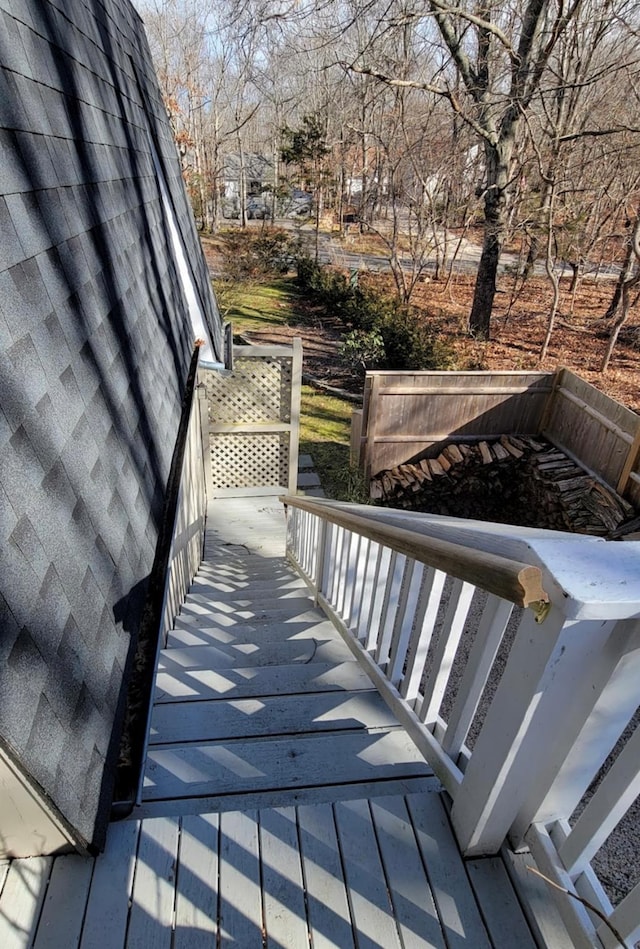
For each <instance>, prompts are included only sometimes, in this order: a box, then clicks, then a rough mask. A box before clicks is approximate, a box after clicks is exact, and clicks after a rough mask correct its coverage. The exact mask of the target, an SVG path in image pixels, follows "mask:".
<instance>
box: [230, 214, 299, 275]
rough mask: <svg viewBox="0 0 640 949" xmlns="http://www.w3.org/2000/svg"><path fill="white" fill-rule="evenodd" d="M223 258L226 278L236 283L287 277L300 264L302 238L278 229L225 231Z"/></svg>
mask: <svg viewBox="0 0 640 949" xmlns="http://www.w3.org/2000/svg"><path fill="white" fill-rule="evenodd" d="M221 237H222V239H223V244H222V255H223V258H224V262H225V267H224V269H225V275H226V276H228V277H230V278H232V279H235V280H251V279H252V280H256V279H260V278H264V277H271V276H273V275H274V274H282V273H287V271H288V270H290V269H291V268H292V267H293V266H295V264H296V263H297V259H298V255H299V253H300V241H299V238H297V237H294V236H293V235H291V234H290V233H288V232H287V231H284V230H282V229H281V228H276V227H263V228H260V230H255V231H242V230H239V229H234V230H229V231H225V232H223V233H222V234H221Z"/></svg>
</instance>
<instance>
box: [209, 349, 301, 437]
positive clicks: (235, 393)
mask: <svg viewBox="0 0 640 949" xmlns="http://www.w3.org/2000/svg"><path fill="white" fill-rule="evenodd" d="M292 363H293V359H292V358H291V357H286V356H273V357H263V358H260V359H256V358H255V357H252V358H248V357H243V356H236V357H235V360H234V367H233V372H232V373H230V374H225V375H224V376H221V375H220V374H219V373H214V372H211V373H207V377H206V380H205V386H206V391H207V399H208V401H209V418H210V420H211V421H212V422H217V423H223V424H224V423H230V424H233V425H236V424H242V423H249V424H253V423H255V422H290V421H291V385H292V375H293V373H292Z"/></svg>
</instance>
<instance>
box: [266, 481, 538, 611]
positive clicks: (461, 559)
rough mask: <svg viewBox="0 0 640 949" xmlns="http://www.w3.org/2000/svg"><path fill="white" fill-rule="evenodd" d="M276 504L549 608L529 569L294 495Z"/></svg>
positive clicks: (533, 569)
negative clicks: (297, 509) (319, 518)
mask: <svg viewBox="0 0 640 949" xmlns="http://www.w3.org/2000/svg"><path fill="white" fill-rule="evenodd" d="M279 500H280V501H281V502H282V504H284V505H285V507H286V506H289V507H296V508H299V509H300V510H302V511H307V512H308V513H309V514H315V515H317V516H318V517H322V518H323V519H324V520H326V521H330V522H331V523H332V524H336V525H337V526H338V527H344V528H346V529H347V530H353V531H356V532H357V533H359V534H361V535H362V536H363V537H366V538H368V539H369V540H372V541H374V542H375V543H378V544H383V545H385V546H387V547H392V548H393V549H394V550H396V551H397V552H398V553H401V554H404V555H405V556H408V557H412V558H413V559H414V560H418V561H420V562H421V563H424V564H426V565H427V566H429V567H435V568H437V569H438V570H442V571H443V572H445V573H447V574H449V575H450V576H453V577H457V578H458V579H459V580H465V581H467V582H468V583H473V584H474V585H475V586H478V587H482V589H484V590H487V591H488V592H489V593H494V594H495V595H496V596H499V597H501V598H502V599H504V600H509V602H511V603H515V604H516V605H517V606H523V607H527V606H530V607H533V608H534V609H535V608H536V607H538V610H542V609H543V604H545V603H548V602H549V596H548V594H547V593H546V592H545V590H544V588H543V586H542V571H541V570H540V568H539V567H537V566H533V565H532V564H526V563H522V562H520V561H517V560H511V559H507V558H506V557H500V556H498V555H497V554H490V553H487V552H486V551H481V550H476V549H475V548H470V547H465V546H463V545H461V544H454V543H451V542H450V541H445V540H438V539H436V538H434V537H428V536H426V535H424V534H421V533H417V532H415V531H412V530H408V529H406V528H403V527H392V526H391V525H390V524H384V523H380V522H375V523H374V522H372V521H370V520H368V519H367V518H366V517H360V516H359V515H357V514H353V513H351V512H348V511H345V510H342V509H340V508H338V507H336V506H333V505H332V504H331V502H327V501H324V502H318V501H312V500H309V499H308V498H302V497H297V496H294V495H283V496H281V497H280V498H279Z"/></svg>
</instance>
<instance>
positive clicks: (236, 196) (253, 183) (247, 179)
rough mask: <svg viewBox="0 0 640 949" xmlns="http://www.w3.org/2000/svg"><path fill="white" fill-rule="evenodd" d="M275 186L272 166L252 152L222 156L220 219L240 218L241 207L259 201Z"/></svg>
mask: <svg viewBox="0 0 640 949" xmlns="http://www.w3.org/2000/svg"><path fill="white" fill-rule="evenodd" d="M273 184H274V170H273V162H272V161H271V160H270V159H269V158H265V156H264V155H258V154H255V153H252V152H249V153H247V154H244V153H243V154H239V153H231V154H228V155H225V157H224V160H223V165H222V190H223V194H222V198H221V207H222V216H223V217H225V218H237V217H240V206H241V203H242V202H243V201H244V203H245V204H246V203H247V201H249V199H251V198H262V196H263V195H264V194H265V192H269V193H270V192H271V191H272V190H273Z"/></svg>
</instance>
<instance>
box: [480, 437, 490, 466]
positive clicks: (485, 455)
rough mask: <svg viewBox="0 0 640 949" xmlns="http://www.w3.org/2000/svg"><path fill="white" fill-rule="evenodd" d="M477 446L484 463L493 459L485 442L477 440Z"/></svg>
mask: <svg viewBox="0 0 640 949" xmlns="http://www.w3.org/2000/svg"><path fill="white" fill-rule="evenodd" d="M478 448H479V449H480V454H481V455H482V463H483V464H485V465H490V464H491V462H492V461H493V455H492V454H491V450H490V448H489V445H488V444H487V442H478Z"/></svg>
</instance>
